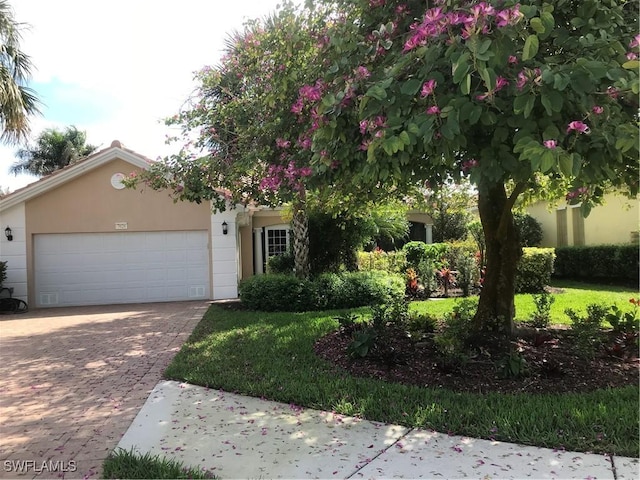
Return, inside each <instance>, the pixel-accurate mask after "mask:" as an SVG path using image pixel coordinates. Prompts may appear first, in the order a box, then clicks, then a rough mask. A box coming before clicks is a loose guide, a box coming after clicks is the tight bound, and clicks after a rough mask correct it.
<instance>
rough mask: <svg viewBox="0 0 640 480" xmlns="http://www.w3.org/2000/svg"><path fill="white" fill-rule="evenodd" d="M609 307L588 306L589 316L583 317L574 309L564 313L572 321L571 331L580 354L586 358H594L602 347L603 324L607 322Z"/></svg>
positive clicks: (593, 304)
mask: <svg viewBox="0 0 640 480" xmlns="http://www.w3.org/2000/svg"><path fill="white" fill-rule="evenodd" d="M608 311H609V308H608V307H605V306H604V305H598V304H595V303H592V304H590V305H587V315H586V316H585V317H581V316H580V315H578V314H577V313H576V312H575V311H574V310H573V309H571V308H568V309H566V310H565V311H564V313H565V314H566V315H567V316H568V317H569V318H570V319H571V322H572V324H571V331H572V332H573V334H574V337H575V347H576V350H577V352H578V354H579V355H580V356H582V357H585V358H593V357H594V356H595V355H596V353H597V351H598V349H599V348H600V346H601V337H602V335H601V328H600V326H601V324H602V321H603V320H605V318H606V315H607V312H608Z"/></svg>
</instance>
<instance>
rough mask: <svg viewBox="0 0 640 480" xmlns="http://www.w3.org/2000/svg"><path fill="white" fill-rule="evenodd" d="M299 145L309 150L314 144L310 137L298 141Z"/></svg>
mask: <svg viewBox="0 0 640 480" xmlns="http://www.w3.org/2000/svg"><path fill="white" fill-rule="evenodd" d="M298 143H299V144H300V147H301V148H302V149H304V150H309V149H310V148H311V145H312V143H313V142H312V141H311V139H310V138H309V137H304V138H302V139H301V140H298Z"/></svg>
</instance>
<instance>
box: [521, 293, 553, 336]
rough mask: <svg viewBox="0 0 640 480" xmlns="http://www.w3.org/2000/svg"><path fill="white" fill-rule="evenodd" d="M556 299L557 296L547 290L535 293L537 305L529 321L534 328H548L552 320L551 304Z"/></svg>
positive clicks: (534, 297) (534, 299)
mask: <svg viewBox="0 0 640 480" xmlns="http://www.w3.org/2000/svg"><path fill="white" fill-rule="evenodd" d="M555 301H556V299H555V297H553V296H552V295H549V294H548V293H547V292H542V293H540V294H538V295H534V296H533V303H535V305H536V311H535V313H534V314H533V316H532V317H531V318H530V319H529V321H528V322H527V323H528V324H529V325H531V326H532V327H534V328H547V327H548V326H549V322H550V321H551V305H553V303H554V302H555Z"/></svg>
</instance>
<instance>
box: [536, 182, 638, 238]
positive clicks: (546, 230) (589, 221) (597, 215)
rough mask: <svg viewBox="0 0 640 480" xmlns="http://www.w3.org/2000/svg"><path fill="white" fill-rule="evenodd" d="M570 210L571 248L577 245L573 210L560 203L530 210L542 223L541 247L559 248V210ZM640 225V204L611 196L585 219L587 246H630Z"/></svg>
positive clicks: (568, 219) (540, 203)
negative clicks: (557, 214)
mask: <svg viewBox="0 0 640 480" xmlns="http://www.w3.org/2000/svg"><path fill="white" fill-rule="evenodd" d="M563 208H566V209H567V239H568V245H573V244H574V240H573V238H574V236H573V222H572V215H573V212H574V208H575V207H572V206H567V204H566V202H560V203H558V204H557V205H555V206H551V207H549V204H548V203H546V202H538V203H536V204H534V205H531V206H529V207H527V212H528V213H529V214H530V215H531V216H533V217H534V218H535V219H536V220H538V221H539V222H540V223H541V224H542V232H543V239H542V246H543V247H556V246H557V233H558V232H557V227H556V211H557V210H558V209H563ZM639 226H640V202H639V200H638V199H628V198H626V197H624V196H621V195H614V194H608V195H606V196H605V204H604V205H600V206H597V207H595V208H594V209H593V210H592V211H591V213H590V214H589V216H588V217H587V218H585V219H584V241H585V245H601V244H619V243H629V242H630V241H631V233H632V232H637V231H638V229H639Z"/></svg>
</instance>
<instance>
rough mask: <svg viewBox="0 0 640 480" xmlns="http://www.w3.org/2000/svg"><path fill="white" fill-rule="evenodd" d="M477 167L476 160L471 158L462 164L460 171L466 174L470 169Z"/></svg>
mask: <svg viewBox="0 0 640 480" xmlns="http://www.w3.org/2000/svg"><path fill="white" fill-rule="evenodd" d="M477 166H478V160H476V159H475V158H472V159H470V160H467V161H465V162H464V163H463V164H462V171H463V172H465V173H467V172H469V170H471V169H472V168H475V167H477Z"/></svg>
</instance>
